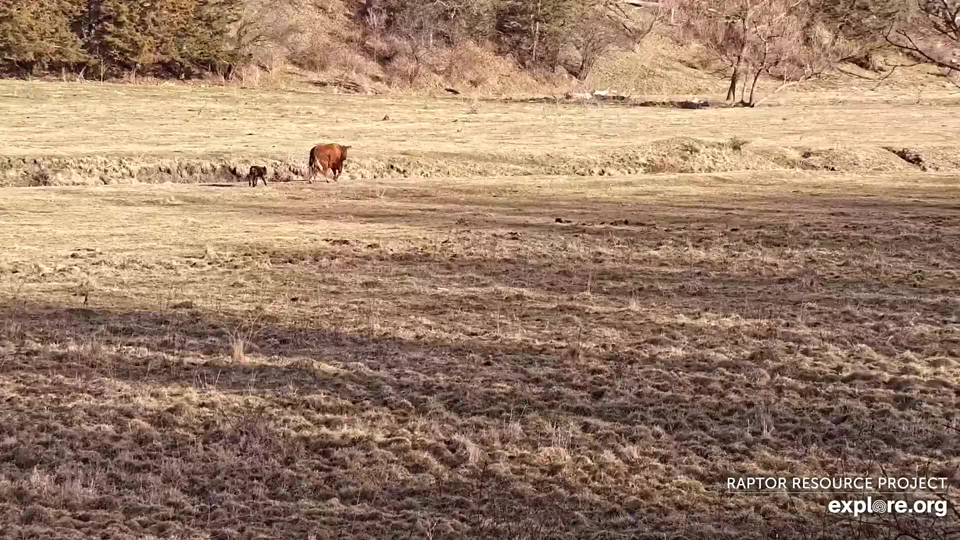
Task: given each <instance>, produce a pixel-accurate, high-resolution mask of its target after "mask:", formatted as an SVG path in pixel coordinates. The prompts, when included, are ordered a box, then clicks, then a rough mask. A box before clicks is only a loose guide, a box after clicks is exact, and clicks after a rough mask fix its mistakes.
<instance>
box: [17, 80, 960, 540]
mask: <svg viewBox="0 0 960 540" xmlns="http://www.w3.org/2000/svg"><path fill="white" fill-rule="evenodd" d="M885 95H886V97H884V98H882V99H881V98H875V99H874V98H870V99H861V100H859V102H856V103H852V104H851V103H847V104H845V105H841V104H838V103H836V102H835V101H832V100H833V98H832V97H829V96H828V97H827V98H826V99H824V97H823V96H822V95H821V96H819V97H818V96H799V95H798V96H793V97H790V96H788V97H789V99H788V102H789V103H791V104H788V105H786V106H783V107H767V108H762V109H756V110H712V111H678V110H657V109H622V108H609V107H595V106H567V105H565V106H557V105H542V104H517V103H511V104H504V103H499V102H495V101H476V100H470V101H467V100H452V99H451V100H430V99H426V98H396V97H395V98H383V97H376V98H366V99H361V98H357V97H342V96H341V97H332V96H321V95H319V94H314V93H303V92H260V93H253V92H245V91H240V90H230V91H224V90H223V89H209V88H207V89H202V88H186V87H180V86H161V87H153V88H147V87H143V88H137V87H126V86H117V85H103V86H100V85H66V84H48V83H42V84H41V83H23V82H0V115H2V117H3V118H4V121H5V124H4V125H3V127H2V128H0V145H2V146H3V154H4V157H6V158H7V159H6V160H3V159H0V168H2V169H3V172H2V174H9V172H10V171H13V172H14V173H15V174H19V172H17V169H16V166H15V165H11V164H13V163H14V162H16V160H20V159H27V160H32V159H33V158H35V157H36V158H41V159H42V160H45V162H46V163H55V162H57V161H56V160H58V159H59V160H60V161H59V162H57V163H61V164H63V167H62V169H63V170H62V171H60V172H57V171H53V172H49V171H48V180H49V182H50V183H56V182H57V181H58V180H57V175H58V174H61V173H63V174H67V172H69V174H74V175H77V176H78V177H82V176H83V175H99V174H101V173H102V171H104V170H107V169H110V170H112V171H113V172H115V173H116V175H117V176H116V177H117V178H120V179H125V181H129V180H130V179H131V178H133V177H134V175H135V174H138V171H139V170H141V169H145V168H149V167H152V166H153V165H151V164H155V163H161V166H162V167H168V168H170V167H172V168H174V169H178V170H183V171H190V174H192V175H194V176H195V177H198V178H202V177H210V176H211V175H213V174H214V173H213V172H212V169H210V168H207V169H204V167H209V166H210V164H211V163H213V162H215V161H216V160H218V159H226V160H230V159H236V158H238V157H239V158H242V159H246V160H266V159H267V158H276V159H278V160H284V159H290V160H293V161H297V162H301V161H302V162H304V163H305V160H306V153H307V151H308V150H309V148H310V147H311V145H312V144H314V143H316V142H321V141H338V142H343V143H345V144H351V145H352V146H353V147H354V149H356V150H357V153H356V157H354V158H352V159H351V161H348V163H347V168H346V170H345V173H344V176H343V177H342V179H341V180H342V181H341V182H340V183H339V184H336V185H327V184H323V183H320V184H314V185H306V184H303V183H289V184H284V183H271V184H270V187H268V188H262V187H261V188H257V189H252V188H246V184H245V183H236V184H225V185H224V186H221V187H217V186H211V185H203V186H197V185H174V184H165V185H158V186H146V185H139V186H100V187H96V188H91V187H84V188H79V187H70V188H65V187H50V188H24V189H12V188H6V189H3V190H2V197H0V246H2V249H0V523H2V524H3V527H2V529H0V531H2V533H0V537H4V538H6V537H11V538H32V537H42V538H52V539H56V540H59V539H67V538H71V539H72V538H86V537H91V536H98V537H105V538H123V539H127V538H130V539H132V538H138V539H139V538H174V537H179V538H264V537H270V538H277V537H280V538H289V537H296V538H310V537H314V538H318V539H319V538H571V539H572V538H611V539H613V538H663V537H667V538H679V537H684V538H702V537H708V536H709V537H713V538H731V539H733V538H769V537H773V536H774V535H776V534H778V535H779V537H780V538H816V537H837V538H840V537H850V536H856V535H857V534H861V533H862V536H860V537H861V538H863V537H868V538H869V537H874V536H877V537H883V536H882V535H881V534H880V532H879V531H870V530H867V531H865V530H864V529H863V527H862V526H859V525H858V526H857V527H855V529H854V530H851V529H850V528H849V527H848V526H847V524H843V523H837V522H835V521H833V520H832V519H831V518H830V516H825V515H824V512H825V503H826V497H824V496H793V497H790V496H773V497H768V498H757V497H748V496H742V495H730V494H725V493H723V492H722V490H720V489H719V487H718V484H719V483H722V482H723V479H724V478H725V477H726V476H727V475H730V474H743V473H752V474H764V475H778V476H785V475H806V476H810V475H824V474H841V473H846V474H857V473H861V474H872V475H877V474H880V472H879V471H878V470H877V465H878V464H882V465H883V466H884V467H885V468H886V471H885V472H890V473H900V474H903V475H907V476H913V475H915V474H916V472H917V470H918V468H920V469H923V468H926V470H930V471H931V472H932V474H936V475H940V476H950V477H951V478H952V479H953V482H954V483H956V482H957V481H960V478H958V477H957V473H956V467H957V466H958V465H960V462H958V461H957V458H956V456H958V455H960V447H958V438H957V436H956V434H957V427H958V418H957V412H956V411H957V408H956V404H957V398H958V396H960V386H958V385H960V376H958V373H960V371H958V370H960V321H958V318H957V313H958V308H960V304H958V301H957V298H958V295H960V280H958V277H960V275H958V268H960V250H958V246H960V179H958V176H957V173H956V171H957V170H958V169H960V158H958V157H957V156H958V154H957V153H956V148H957V143H956V141H954V140H953V133H956V132H958V131H960V116H958V115H956V114H955V109H956V98H955V97H952V96H951V95H950V94H934V95H933V96H932V97H933V98H934V99H933V100H931V101H925V102H921V103H920V104H917V103H915V102H912V101H905V100H904V99H903V96H899V95H897V94H896V93H890V94H885ZM928 98H929V96H928ZM844 99H849V96H847V97H844ZM883 100H889V101H891V102H894V103H896V105H889V104H884V103H883ZM854 101H856V100H854ZM385 115H389V117H390V120H389V121H384V120H383V117H384V116H385ZM900 148H911V149H918V148H919V149H922V150H923V155H924V158H925V160H927V161H928V162H929V163H930V165H931V166H932V167H939V168H940V170H941V171H953V172H940V173H934V172H921V171H920V170H919V169H918V168H917V167H915V166H913V165H910V164H908V163H906V162H905V161H904V160H903V159H900V158H897V157H896V156H895V154H894V151H895V150H897V149H900ZM891 149H892V150H891ZM574 150H576V152H574ZM17 163H19V162H17ZM807 165H809V167H810V168H815V169H817V170H798V169H803V168H804V167H807ZM830 168H833V169H836V170H837V171H858V173H857V174H851V173H849V172H848V173H837V172H828V170H829V169H830ZM114 169H115V170H114ZM744 169H750V170H749V171H745V170H744ZM678 170H679V171H688V172H691V173H696V174H670V173H669V172H670V171H678ZM718 170H723V171H729V172H723V173H717V172H714V173H711V172H710V171H718ZM64 171H67V172H64ZM869 171H872V172H869ZM644 172H662V173H664V174H658V175H642V174H639V173H644ZM568 174H577V175H582V176H577V177H572V176H567V175H568ZM601 174H602V175H603V177H600V176H599V175H601ZM191 178H192V177H191ZM0 183H11V180H10V179H9V178H4V179H3V180H0ZM12 183H15V181H13V182H12ZM241 186H243V187H241ZM558 220H559V221H558ZM934 525H935V526H937V527H951V526H954V525H956V524H955V523H954V522H953V521H952V520H951V519H944V518H939V520H935V521H934ZM918 537H920V538H926V536H923V535H922V534H921V535H919V536H918Z"/></svg>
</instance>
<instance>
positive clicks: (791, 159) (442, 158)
mask: <svg viewBox="0 0 960 540" xmlns="http://www.w3.org/2000/svg"><path fill="white" fill-rule="evenodd" d="M904 151H905V152H910V154H904V155H907V156H908V157H910V158H911V159H914V160H916V159H920V160H921V161H922V164H923V167H925V168H929V169H930V170H936V171H954V170H960V151H958V149H957V148H955V147H930V148H922V149H918V150H904ZM251 165H259V166H264V167H266V168H267V174H266V178H267V180H268V181H269V182H281V183H282V182H291V181H302V180H305V179H306V172H307V170H306V163H305V162H303V163H301V162H298V161H295V160H291V159H289V158H282V157H269V158H257V157H253V156H240V157H237V158H224V157H211V158H209V159H203V158H195V159H175V158H169V159H160V158H155V159H149V158H148V159H141V158H134V157H112V156H90V157H78V158H62V157H37V158H2V157H0V186H69V185H110V184H136V183H144V184H158V183H211V182H243V181H246V178H247V173H248V172H249V170H250V166H251ZM916 168H917V165H915V164H913V163H911V162H910V161H909V160H907V159H904V158H903V157H899V155H898V154H897V153H895V152H894V151H893V150H890V149H888V148H883V147H873V146H856V147H848V148H839V147H833V148H820V149H811V148H793V147H769V146H757V147H754V145H752V144H751V143H750V141H747V140H743V139H739V138H732V139H730V140H727V141H716V140H712V141H711V140H704V139H698V138H694V137H671V138H668V139H661V140H657V141H653V142H651V143H648V144H642V145H637V146H633V147H621V148H615V149H612V150H609V151H606V152H598V153H593V154H590V153H585V154H583V155H566V154H556V153H552V152H551V153H545V154H516V153H506V152H502V153H489V154H451V153H445V154H415V153H409V154H403V155H397V156H390V157H384V158H359V159H352V160H350V161H348V162H347V165H346V168H345V170H344V175H345V176H344V179H354V180H357V179H374V180H375V179H404V178H435V177H461V178H472V177H487V176H543V175H570V174H573V175H577V176H622V175H633V174H651V173H713V172H732V171H765V170H780V169H802V170H827V171H836V172H884V171H886V172H890V171H907V170H914V169H916ZM924 170H926V169H924ZM317 181H320V182H322V181H323V180H322V179H319V178H318V179H317Z"/></svg>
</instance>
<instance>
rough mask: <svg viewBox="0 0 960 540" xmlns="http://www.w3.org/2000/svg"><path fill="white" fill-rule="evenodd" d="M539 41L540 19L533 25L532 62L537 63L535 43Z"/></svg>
mask: <svg viewBox="0 0 960 540" xmlns="http://www.w3.org/2000/svg"><path fill="white" fill-rule="evenodd" d="M539 42H540V21H537V23H536V24H535V25H534V26H533V62H532V64H536V63H537V44H538V43H539Z"/></svg>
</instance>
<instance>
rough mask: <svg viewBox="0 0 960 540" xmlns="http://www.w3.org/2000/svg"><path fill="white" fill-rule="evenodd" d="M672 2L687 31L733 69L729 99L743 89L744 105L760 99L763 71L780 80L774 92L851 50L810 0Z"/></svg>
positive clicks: (810, 75)
mask: <svg viewBox="0 0 960 540" xmlns="http://www.w3.org/2000/svg"><path fill="white" fill-rule="evenodd" d="M671 7H673V8H675V9H677V11H678V12H679V13H680V15H681V17H682V18H683V27H684V29H685V30H686V32H687V33H688V34H689V35H691V36H692V37H693V38H695V39H697V40H698V41H699V42H700V43H702V44H703V45H704V46H706V47H707V48H708V49H709V50H710V51H712V52H713V53H714V55H715V56H716V57H717V59H719V60H720V61H721V62H723V63H724V64H725V65H726V67H727V68H728V69H730V84H729V85H728V87H727V100H730V101H734V100H737V91H738V90H739V91H740V99H739V101H738V103H739V104H741V105H744V106H749V107H752V106H754V105H756V104H758V103H759V102H760V101H757V99H756V97H757V96H756V89H757V83H758V82H759V81H760V79H761V77H763V76H767V77H770V78H773V79H776V80H779V81H780V82H781V84H780V86H779V87H778V88H777V89H776V90H774V93H776V92H778V91H780V90H782V89H784V88H786V87H788V86H790V85H793V84H798V83H800V82H803V81H806V80H809V79H812V78H815V77H819V76H821V75H822V74H824V73H825V72H827V71H828V70H829V69H831V68H832V67H834V66H836V65H837V64H838V63H839V62H840V61H841V60H842V59H843V58H845V57H847V56H848V54H849V52H850V50H851V48H850V44H849V42H848V41H847V40H845V39H844V38H843V37H842V35H841V34H840V33H839V31H837V29H836V28H834V27H831V24H830V21H829V20H827V19H825V18H823V17H821V16H820V12H819V11H818V10H817V9H816V6H815V5H814V4H813V2H812V1H811V0H728V1H726V2H722V3H718V2H711V1H708V0H676V1H675V2H674V3H673V4H672V5H671ZM741 81H742V84H741ZM748 91H749V94H748ZM768 97H769V96H768ZM764 99H766V98H764ZM761 101H762V100H761Z"/></svg>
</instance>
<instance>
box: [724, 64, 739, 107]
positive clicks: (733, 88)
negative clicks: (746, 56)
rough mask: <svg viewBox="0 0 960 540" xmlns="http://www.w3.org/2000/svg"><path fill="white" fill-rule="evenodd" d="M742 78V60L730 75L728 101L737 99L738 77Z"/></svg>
mask: <svg viewBox="0 0 960 540" xmlns="http://www.w3.org/2000/svg"><path fill="white" fill-rule="evenodd" d="M739 78H740V62H737V65H736V66H734V67H733V75H731V76H730V86H729V87H728V88H727V101H732V100H735V99H737V79H739Z"/></svg>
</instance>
